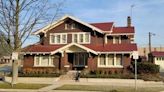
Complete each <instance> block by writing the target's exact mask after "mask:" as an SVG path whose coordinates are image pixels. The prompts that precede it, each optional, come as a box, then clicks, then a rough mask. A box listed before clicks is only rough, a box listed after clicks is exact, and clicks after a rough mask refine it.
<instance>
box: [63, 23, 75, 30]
mask: <svg viewBox="0 0 164 92" xmlns="http://www.w3.org/2000/svg"><path fill="white" fill-rule="evenodd" d="M75 28H76V24H75V23H65V30H69V29H75Z"/></svg>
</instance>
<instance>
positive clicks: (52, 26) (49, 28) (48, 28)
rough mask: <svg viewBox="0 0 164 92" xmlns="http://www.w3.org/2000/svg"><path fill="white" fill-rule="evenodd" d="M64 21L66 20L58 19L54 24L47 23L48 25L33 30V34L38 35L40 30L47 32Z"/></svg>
mask: <svg viewBox="0 0 164 92" xmlns="http://www.w3.org/2000/svg"><path fill="white" fill-rule="evenodd" d="M62 23H64V21H63V20H61V19H59V20H58V21H56V22H54V23H52V24H49V25H47V26H45V27H43V28H41V29H39V30H37V31H35V32H33V33H32V34H34V35H37V34H39V33H40V32H43V33H46V32H47V31H48V30H51V29H52V28H54V27H56V26H58V25H60V24H62Z"/></svg>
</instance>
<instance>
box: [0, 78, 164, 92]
mask: <svg viewBox="0 0 164 92" xmlns="http://www.w3.org/2000/svg"><path fill="white" fill-rule="evenodd" d="M44 81H46V80H44ZM134 83H135V81H134V79H94V78H93V79H92V78H90V79H85V78H81V79H80V82H75V81H74V80H66V81H56V82H54V83H53V84H52V85H50V86H47V87H44V88H41V89H38V90H28V89H0V91H3V92H56V91H57V92H95V91H72V90H71V91H69V90H53V89H55V88H58V87H60V86H62V85H65V84H72V85H100V86H101V85H109V86H125V87H134V86H135V85H134ZM137 86H138V87H163V88H164V83H163V82H152V81H146V82H145V81H143V80H137ZM161 92H162V91H161ZM163 92H164V91H163Z"/></svg>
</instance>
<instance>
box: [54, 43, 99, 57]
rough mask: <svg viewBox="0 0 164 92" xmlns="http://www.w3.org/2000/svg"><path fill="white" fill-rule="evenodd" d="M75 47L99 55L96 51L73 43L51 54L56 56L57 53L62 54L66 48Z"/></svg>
mask: <svg viewBox="0 0 164 92" xmlns="http://www.w3.org/2000/svg"><path fill="white" fill-rule="evenodd" d="M74 45H75V46H77V47H80V48H82V49H84V50H86V51H87V52H92V53H94V54H96V55H97V52H96V51H94V50H92V49H89V48H87V47H85V46H83V45H80V44H77V43H71V44H68V45H65V46H63V47H61V48H59V49H57V50H55V51H52V52H51V54H55V53H57V52H61V51H63V50H65V49H66V48H69V47H71V46H74Z"/></svg>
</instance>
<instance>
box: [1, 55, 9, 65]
mask: <svg viewBox="0 0 164 92" xmlns="http://www.w3.org/2000/svg"><path fill="white" fill-rule="evenodd" d="M8 63H10V56H2V57H0V64H8Z"/></svg>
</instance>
